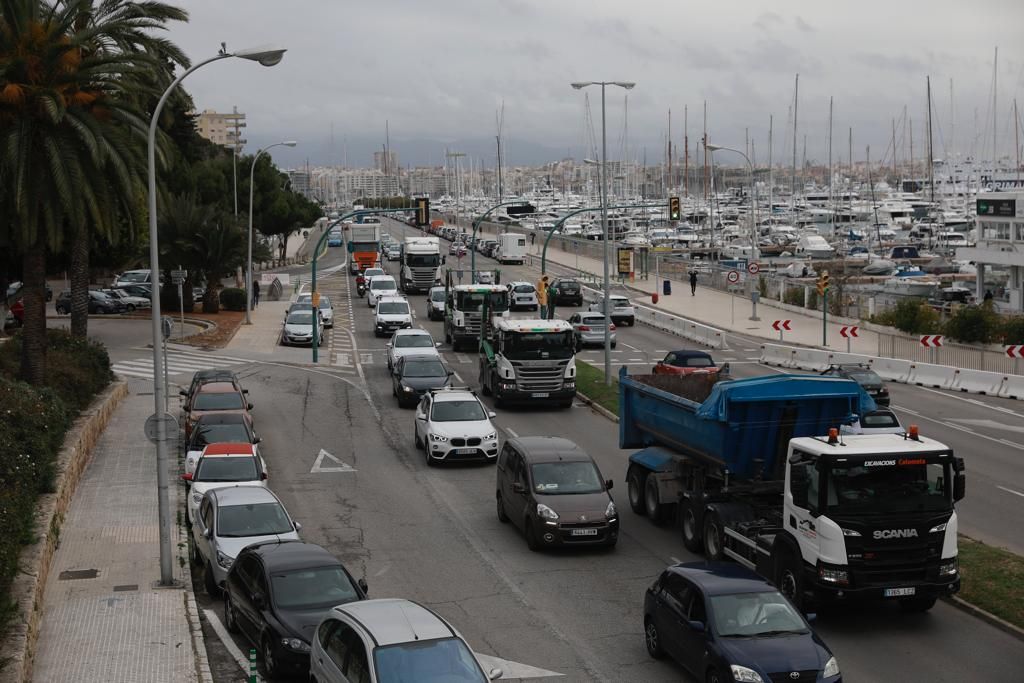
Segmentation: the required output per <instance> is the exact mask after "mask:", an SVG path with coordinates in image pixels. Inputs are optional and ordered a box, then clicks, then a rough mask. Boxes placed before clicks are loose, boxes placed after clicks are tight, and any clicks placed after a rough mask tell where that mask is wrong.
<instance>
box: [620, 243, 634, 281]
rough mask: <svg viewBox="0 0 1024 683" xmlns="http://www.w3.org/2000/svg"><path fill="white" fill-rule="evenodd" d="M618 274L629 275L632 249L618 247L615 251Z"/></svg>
mask: <svg viewBox="0 0 1024 683" xmlns="http://www.w3.org/2000/svg"><path fill="white" fill-rule="evenodd" d="M617 256H618V258H617V261H618V265H619V275H629V274H630V273H632V272H633V250H632V249H626V248H623V247H619V249H618V252H617Z"/></svg>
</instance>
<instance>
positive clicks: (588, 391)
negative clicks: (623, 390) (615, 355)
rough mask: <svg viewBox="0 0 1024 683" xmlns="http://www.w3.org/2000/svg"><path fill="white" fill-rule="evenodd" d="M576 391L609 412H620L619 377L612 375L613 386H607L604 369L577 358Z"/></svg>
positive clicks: (615, 413)
mask: <svg viewBox="0 0 1024 683" xmlns="http://www.w3.org/2000/svg"><path fill="white" fill-rule="evenodd" d="M576 391H578V392H579V393H581V394H583V395H584V396H586V397H587V398H589V399H590V400H592V401H593V402H594V403H596V404H597V405H599V406H601V407H602V408H604V409H605V410H607V411H608V412H610V413H612V414H614V415H618V414H619V379H618V377H614V376H613V377H612V383H611V386H605V383H604V371H603V370H601V369H599V368H596V367H594V366H593V365H591V364H590V363H584V362H583V361H581V360H580V359H579V358H577V359H576Z"/></svg>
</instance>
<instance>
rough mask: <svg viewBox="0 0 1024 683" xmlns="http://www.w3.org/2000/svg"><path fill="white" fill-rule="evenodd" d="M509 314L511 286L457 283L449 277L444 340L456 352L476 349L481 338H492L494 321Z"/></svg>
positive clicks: (446, 279) (448, 275)
mask: <svg viewBox="0 0 1024 683" xmlns="http://www.w3.org/2000/svg"><path fill="white" fill-rule="evenodd" d="M507 316H508V289H507V288H506V287H505V286H504V285H458V284H454V283H453V280H452V277H451V271H448V273H447V276H446V278H445V304H444V340H445V342H446V343H449V344H451V345H452V350H453V351H458V350H459V349H460V348H462V347H463V346H466V347H471V348H472V349H473V350H474V351H476V350H477V349H478V348H479V344H480V340H481V338H489V337H490V336H491V335H492V333H493V329H494V321H495V320H496V319H498V318H504V317H507Z"/></svg>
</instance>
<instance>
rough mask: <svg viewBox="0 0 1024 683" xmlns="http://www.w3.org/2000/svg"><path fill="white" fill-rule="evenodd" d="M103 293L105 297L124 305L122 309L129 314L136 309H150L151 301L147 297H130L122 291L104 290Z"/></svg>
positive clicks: (116, 289) (117, 289)
mask: <svg viewBox="0 0 1024 683" xmlns="http://www.w3.org/2000/svg"><path fill="white" fill-rule="evenodd" d="M103 293H104V294H106V295H107V296H109V297H111V298H114V299H117V300H120V302H121V303H123V304H124V308H125V310H126V311H128V312H129V313H134V312H135V310H136V309H138V308H152V307H153V301H152V300H151V299H149V298H148V297H144V296H132V295H131V294H129V293H128V292H126V291H125V290H123V289H120V288H115V289H104V290H103Z"/></svg>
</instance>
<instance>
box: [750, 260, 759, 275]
mask: <svg viewBox="0 0 1024 683" xmlns="http://www.w3.org/2000/svg"><path fill="white" fill-rule="evenodd" d="M747 272H748V273H750V274H751V275H757V274H758V273H760V272H761V266H760V265H759V264H757V263H753V262H751V263H748V264H747Z"/></svg>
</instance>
